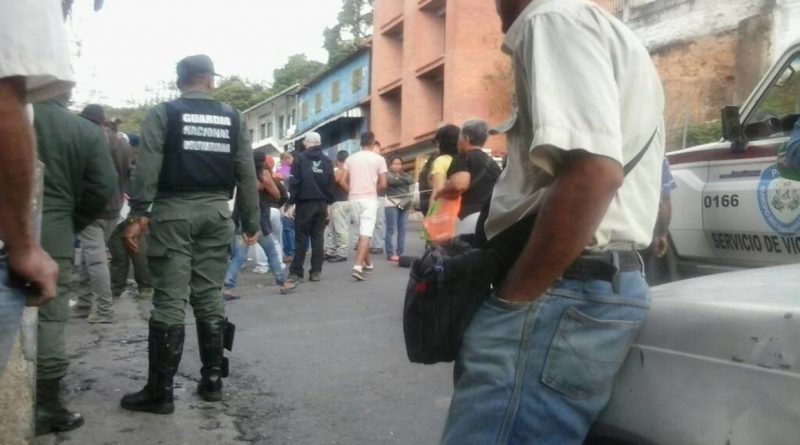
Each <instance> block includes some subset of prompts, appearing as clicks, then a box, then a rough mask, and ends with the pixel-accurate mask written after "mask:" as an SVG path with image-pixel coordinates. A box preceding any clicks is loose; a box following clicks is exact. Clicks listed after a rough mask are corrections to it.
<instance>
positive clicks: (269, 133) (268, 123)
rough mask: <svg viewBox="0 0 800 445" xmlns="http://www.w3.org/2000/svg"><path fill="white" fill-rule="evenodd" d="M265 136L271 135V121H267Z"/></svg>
mask: <svg viewBox="0 0 800 445" xmlns="http://www.w3.org/2000/svg"><path fill="white" fill-rule="evenodd" d="M267 137H268V138H271V137H272V122H267Z"/></svg>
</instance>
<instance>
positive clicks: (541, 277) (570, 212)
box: [498, 156, 623, 301]
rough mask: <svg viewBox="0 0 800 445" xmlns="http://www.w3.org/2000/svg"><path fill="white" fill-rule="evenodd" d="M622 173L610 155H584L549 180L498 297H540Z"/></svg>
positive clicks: (592, 225)
mask: <svg viewBox="0 0 800 445" xmlns="http://www.w3.org/2000/svg"><path fill="white" fill-rule="evenodd" d="M622 179H623V174H622V168H621V167H620V166H619V164H618V163H616V162H615V161H612V160H610V159H604V158H599V157H597V156H585V157H581V158H580V159H578V160H576V161H574V162H572V165H571V166H570V168H569V169H568V170H567V171H566V173H565V174H564V175H562V176H561V177H559V178H558V179H557V180H556V182H555V183H554V184H553V186H552V188H551V190H550V194H549V196H548V197H547V200H546V201H545V203H544V205H543V206H542V208H541V210H540V212H539V215H538V217H537V220H536V227H535V229H534V231H533V234H532V235H531V237H530V239H529V240H528V243H527V245H526V246H525V249H524V250H523V251H522V254H521V255H520V257H519V258H518V259H517V261H516V263H515V264H514V266H513V267H512V268H511V271H510V272H509V274H508V277H507V279H506V282H505V284H504V286H503V288H502V289H501V290H500V292H499V293H498V296H499V297H500V298H503V299H506V300H510V301H531V300H534V299H536V298H539V297H540V296H541V295H542V294H544V292H545V291H546V290H547V289H548V288H550V287H551V286H552V285H553V284H554V283H555V282H556V280H558V278H559V277H561V275H562V274H563V273H564V271H565V270H566V269H567V267H568V266H569V265H570V264H571V263H572V262H573V261H575V259H576V258H577V257H578V256H580V254H581V253H582V252H583V250H584V249H585V247H586V246H587V245H588V244H589V243H590V242H591V241H592V237H593V236H594V233H595V231H596V230H597V228H598V227H599V225H600V222H601V221H602V219H603V216H604V215H605V214H606V211H607V210H608V206H609V205H610V204H611V201H612V200H613V199H614V195H615V193H616V191H617V189H618V188H619V187H620V186H621V184H622Z"/></svg>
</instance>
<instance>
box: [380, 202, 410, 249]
mask: <svg viewBox="0 0 800 445" xmlns="http://www.w3.org/2000/svg"><path fill="white" fill-rule="evenodd" d="M407 222H408V212H407V211H406V210H400V209H399V208H397V207H392V206H386V243H385V244H386V256H393V255H398V256H400V255H402V254H403V252H404V251H405V247H406V223H407ZM395 230H396V231H397V250H395V248H394V246H392V241H393V238H394V232H395Z"/></svg>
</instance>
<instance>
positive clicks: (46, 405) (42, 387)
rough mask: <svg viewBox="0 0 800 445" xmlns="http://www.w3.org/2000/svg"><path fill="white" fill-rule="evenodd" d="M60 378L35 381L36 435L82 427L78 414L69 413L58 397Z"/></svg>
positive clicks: (81, 418)
mask: <svg viewBox="0 0 800 445" xmlns="http://www.w3.org/2000/svg"><path fill="white" fill-rule="evenodd" d="M60 387H61V378H60V377H59V378H55V379H39V380H36V435H37V436H41V435H42V434H50V433H61V432H64V431H71V430H74V429H75V428H79V427H80V426H81V425H83V416H82V415H81V414H80V413H73V412H70V411H69V410H68V409H67V408H65V407H64V405H62V404H61V398H60V397H59V395H58V392H59V389H60Z"/></svg>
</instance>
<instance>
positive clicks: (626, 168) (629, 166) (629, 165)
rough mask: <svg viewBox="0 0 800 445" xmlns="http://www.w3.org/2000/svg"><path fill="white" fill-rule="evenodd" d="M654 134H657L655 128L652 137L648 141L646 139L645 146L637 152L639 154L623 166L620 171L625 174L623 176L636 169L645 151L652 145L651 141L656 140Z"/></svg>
mask: <svg viewBox="0 0 800 445" xmlns="http://www.w3.org/2000/svg"><path fill="white" fill-rule="evenodd" d="M656 134H658V127H656V129H655V131H653V135H652V136H650V139H648V141H647V144H645V146H644V148H642V149H641V150H640V151H639V153H638V154H637V155H636V156H635V157H634V158H633V159H631V160H630V162H628V163H627V164H625V166H624V167H623V168H622V171H623V172H624V173H625V176H628V173H630V172H631V171H632V170H633V169H634V168H635V167H636V165H637V164H639V161H641V160H642V158H643V157H644V155H645V153H647V151H648V150H649V149H650V146H651V145H653V141H654V140H655V138H656Z"/></svg>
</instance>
